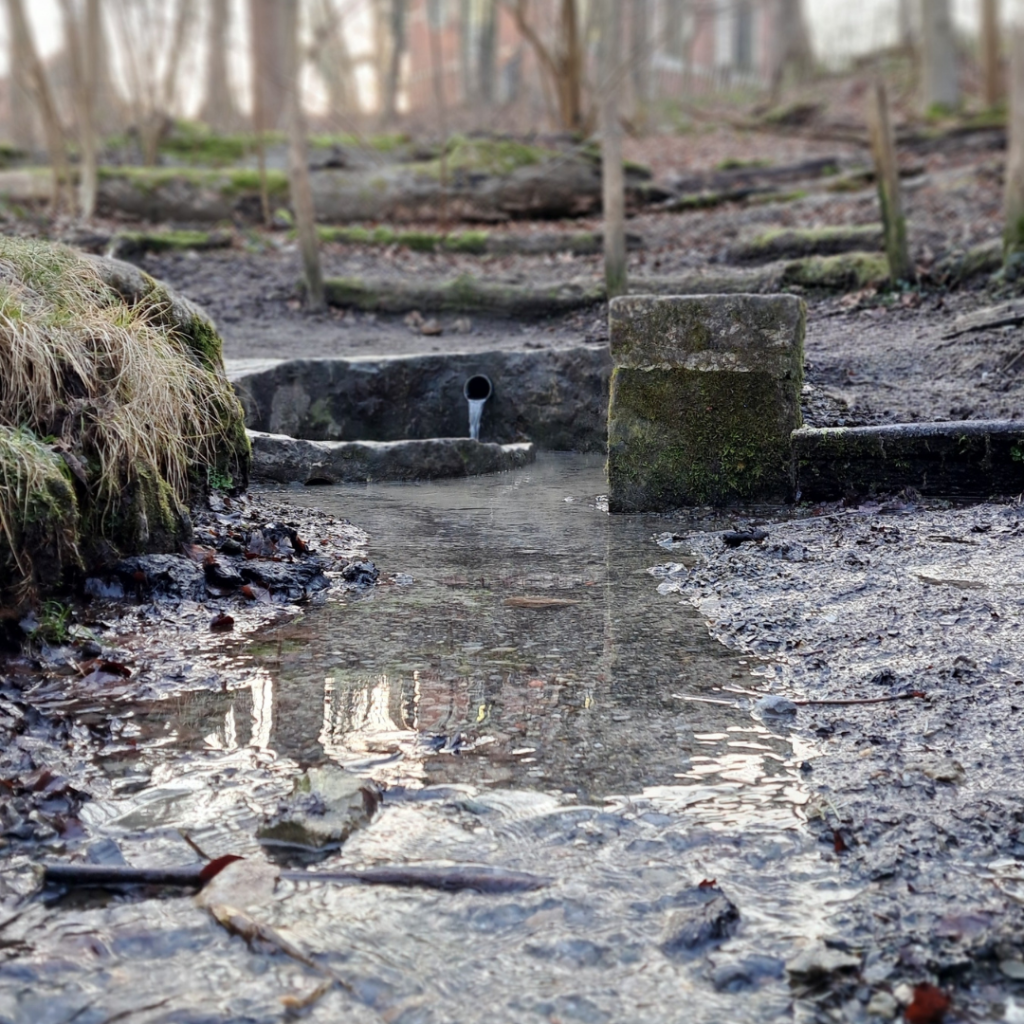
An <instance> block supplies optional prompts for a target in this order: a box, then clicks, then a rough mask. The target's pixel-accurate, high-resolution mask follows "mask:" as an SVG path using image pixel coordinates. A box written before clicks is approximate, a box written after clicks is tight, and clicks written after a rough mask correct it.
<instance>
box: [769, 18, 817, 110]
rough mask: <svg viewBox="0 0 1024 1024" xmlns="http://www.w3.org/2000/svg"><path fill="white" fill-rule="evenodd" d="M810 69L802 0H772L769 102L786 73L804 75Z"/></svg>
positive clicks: (775, 100) (775, 96)
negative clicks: (773, 9)
mask: <svg viewBox="0 0 1024 1024" xmlns="http://www.w3.org/2000/svg"><path fill="white" fill-rule="evenodd" d="M813 68H814V51H813V49H812V48H811V34H810V32H809V31H808V29H807V19H806V18H805V17H804V8H803V3H802V0H776V8H775V20H774V29H773V37H772V76H771V101H772V103H773V104H774V103H778V102H779V99H780V98H781V96H782V88H783V85H784V84H785V81H786V76H787V75H792V76H793V77H795V78H796V79H797V80H801V79H804V78H806V77H807V76H808V75H809V74H810V73H811V71H812V70H813Z"/></svg>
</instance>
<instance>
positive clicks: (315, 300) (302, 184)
mask: <svg viewBox="0 0 1024 1024" xmlns="http://www.w3.org/2000/svg"><path fill="white" fill-rule="evenodd" d="M278 3H279V6H280V9H281V10H282V11H283V12H284V15H285V17H284V19H283V21H284V29H285V32H286V33H287V35H286V36H285V37H284V40H283V42H284V44H285V45H284V56H285V63H284V68H283V71H284V73H285V75H286V77H285V81H284V84H285V90H284V97H285V114H286V117H287V121H288V182H289V187H290V191H291V199H292V211H293V212H294V214H295V228H296V232H297V234H298V236H299V248H300V249H301V250H302V266H303V271H304V275H305V280H306V307H307V309H309V310H310V312H317V313H318V312H321V311H322V310H323V309H324V308H325V307H326V302H325V300H324V277H323V272H322V270H321V269H320V245H319V240H318V238H317V233H316V209H315V207H314V205H313V189H312V186H311V184H310V180H309V155H308V149H307V141H306V112H305V109H304V108H303V105H302V85H301V81H302V63H303V62H302V49H301V46H300V44H299V11H298V4H296V3H295V2H294V0H278Z"/></svg>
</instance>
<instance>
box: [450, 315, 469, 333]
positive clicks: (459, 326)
mask: <svg viewBox="0 0 1024 1024" xmlns="http://www.w3.org/2000/svg"><path fill="white" fill-rule="evenodd" d="M454 327H455V333H456V334H472V332H473V321H472V320H470V319H469V317H466V316H460V317H459V318H458V320H456V321H455V324H454Z"/></svg>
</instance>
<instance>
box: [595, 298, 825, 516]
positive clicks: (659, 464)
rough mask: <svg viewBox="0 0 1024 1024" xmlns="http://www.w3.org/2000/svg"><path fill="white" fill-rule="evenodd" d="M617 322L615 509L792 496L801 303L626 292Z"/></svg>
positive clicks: (612, 425)
mask: <svg viewBox="0 0 1024 1024" xmlns="http://www.w3.org/2000/svg"><path fill="white" fill-rule="evenodd" d="M609 322H610V334H611V352H612V361H613V363H614V369H613V371H612V378H611V397H610V403H609V410H608V486H609V495H608V504H609V509H610V510H611V511H613V512H648V511H663V510H666V509H671V508H674V507H678V506H683V505H701V504H708V503H719V502H723V501H724V502H728V501H760V500H765V501H770V500H785V499H787V498H789V497H791V496H792V493H793V490H794V478H793V467H792V457H791V446H790V434H791V433H792V431H793V430H794V429H795V428H797V427H799V425H800V393H801V385H802V381H803V342H804V330H805V322H806V307H805V306H804V304H803V302H802V301H801V300H800V299H797V298H795V297H793V296H788V295H786V296H774V297H768V296H757V295H736V296H707V295H704V296H688V297H681V296H667V297H664V298H659V297H655V296H643V295H638V296H624V297H620V298H617V299H613V300H612V302H611V304H610V313H609Z"/></svg>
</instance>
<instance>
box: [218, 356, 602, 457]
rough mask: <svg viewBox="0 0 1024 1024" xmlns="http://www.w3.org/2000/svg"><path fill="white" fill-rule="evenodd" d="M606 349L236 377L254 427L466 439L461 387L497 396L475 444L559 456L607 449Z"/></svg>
mask: <svg viewBox="0 0 1024 1024" xmlns="http://www.w3.org/2000/svg"><path fill="white" fill-rule="evenodd" d="M610 373H611V359H610V358H609V355H608V349H607V346H604V345H579V346H575V347H573V348H565V349H549V350H540V351H534V352H510V351H496V352H480V353H446V354H438V355H420V356H401V357H392V358H387V359H315V360H313V359H311V360H294V361H288V362H281V363H277V364H276V365H274V366H272V367H271V368H269V369H264V370H261V371H259V372H256V373H251V374H247V375H245V376H240V377H238V378H237V379H236V380H235V382H234V383H235V387H236V389H237V390H238V392H239V395H240V397H241V400H242V404H243V405H244V407H245V410H246V417H247V421H248V426H249V427H250V429H252V430H257V431H263V432H267V433H272V434H288V435H290V436H292V437H301V438H308V439H310V440H317V441H403V440H406V439H417V440H422V439H426V438H438V437H449V438H457V437H468V435H469V411H468V408H467V406H466V399H465V396H464V394H463V387H464V385H465V383H466V381H467V380H469V378H470V377H473V376H475V375H477V374H483V375H485V376H486V377H487V378H488V379H489V380H490V381H491V383H492V385H493V388H494V393H493V394H492V395H491V398H490V399H489V400H488V402H487V406H486V409H485V411H484V416H483V423H482V427H481V435H480V436H481V438H482V439H483V440H485V441H496V442H499V443H501V444H511V443H514V442H517V441H522V440H523V439H524V438H529V439H530V440H531V441H533V443H534V444H536V445H537V446H538V447H539V448H543V449H548V450H556V451H601V452H603V451H604V450H605V443H606V437H607V402H608V378H609V375H610Z"/></svg>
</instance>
